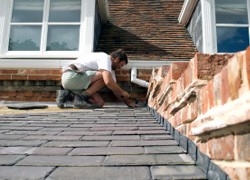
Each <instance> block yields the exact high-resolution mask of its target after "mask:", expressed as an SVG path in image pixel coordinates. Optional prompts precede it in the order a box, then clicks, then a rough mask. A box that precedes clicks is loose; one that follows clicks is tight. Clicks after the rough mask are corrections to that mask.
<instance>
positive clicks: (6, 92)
mask: <svg viewBox="0 0 250 180" xmlns="http://www.w3.org/2000/svg"><path fill="white" fill-rule="evenodd" d="M116 75H117V81H118V83H119V84H120V85H121V86H122V87H123V88H124V89H125V90H127V91H129V92H131V95H132V96H133V97H140V98H142V99H145V94H146V90H145V88H141V87H139V86H137V85H134V84H132V83H131V82H129V81H130V70H128V69H124V70H118V71H117V72H116ZM150 75H151V70H147V69H141V70H138V78H140V79H143V80H146V81H149V78H150ZM60 80H61V69H53V70H51V69H0V100H5V101H40V102H54V101H55V99H56V90H57V89H60V88H61V82H60ZM103 95H104V97H105V99H106V101H114V100H116V98H115V97H114V96H113V94H112V93H103Z"/></svg>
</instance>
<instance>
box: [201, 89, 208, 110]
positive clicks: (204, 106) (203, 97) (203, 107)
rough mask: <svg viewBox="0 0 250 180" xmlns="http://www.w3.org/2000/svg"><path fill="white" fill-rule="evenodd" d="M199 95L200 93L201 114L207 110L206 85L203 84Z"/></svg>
mask: <svg viewBox="0 0 250 180" xmlns="http://www.w3.org/2000/svg"><path fill="white" fill-rule="evenodd" d="M200 95H201V112H202V114H205V113H206V112H207V111H208V106H209V103H208V96H207V87H206V86H203V87H202V88H201V89H200Z"/></svg>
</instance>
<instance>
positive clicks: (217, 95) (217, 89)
mask: <svg viewBox="0 0 250 180" xmlns="http://www.w3.org/2000/svg"><path fill="white" fill-rule="evenodd" d="M213 82H214V84H213V85H214V102H215V106H218V105H221V100H222V93H223V92H222V90H221V85H222V78H221V73H219V74H216V75H215V76H214V79H213Z"/></svg>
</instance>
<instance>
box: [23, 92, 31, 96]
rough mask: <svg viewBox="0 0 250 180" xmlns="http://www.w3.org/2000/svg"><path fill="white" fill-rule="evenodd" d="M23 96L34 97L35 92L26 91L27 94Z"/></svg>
mask: <svg viewBox="0 0 250 180" xmlns="http://www.w3.org/2000/svg"><path fill="white" fill-rule="evenodd" d="M23 96H26V97H32V96H33V91H25V92H23Z"/></svg>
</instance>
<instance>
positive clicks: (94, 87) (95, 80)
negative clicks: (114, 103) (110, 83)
mask: <svg viewBox="0 0 250 180" xmlns="http://www.w3.org/2000/svg"><path fill="white" fill-rule="evenodd" d="M104 86H105V83H104V81H103V79H102V74H101V73H100V72H98V71H97V72H96V74H95V76H93V77H92V78H91V84H90V86H89V87H88V89H86V90H85V92H83V94H84V93H85V95H87V96H89V102H90V103H92V104H96V105H97V106H98V107H103V106H104V99H103V98H102V97H101V96H100V95H99V94H98V93H97V91H99V90H100V89H101V88H103V87H104Z"/></svg>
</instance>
